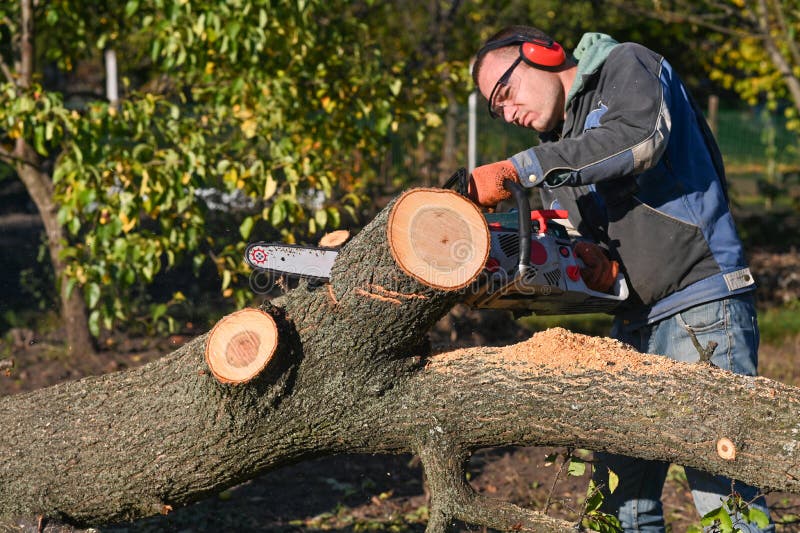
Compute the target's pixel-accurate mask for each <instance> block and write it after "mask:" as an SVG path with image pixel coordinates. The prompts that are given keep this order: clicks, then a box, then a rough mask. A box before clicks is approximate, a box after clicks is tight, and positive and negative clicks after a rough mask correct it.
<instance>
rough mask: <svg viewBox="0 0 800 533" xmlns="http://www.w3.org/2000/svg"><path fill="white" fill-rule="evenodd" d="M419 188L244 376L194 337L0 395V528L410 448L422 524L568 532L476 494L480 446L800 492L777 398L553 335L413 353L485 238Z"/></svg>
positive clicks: (465, 285) (393, 208) (280, 307)
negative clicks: (474, 469) (103, 368)
mask: <svg viewBox="0 0 800 533" xmlns="http://www.w3.org/2000/svg"><path fill="white" fill-rule="evenodd" d="M418 191H419V190H415V191H411V192H410V193H407V194H405V195H403V196H401V197H400V198H399V199H396V200H395V201H393V202H392V203H391V204H390V205H389V206H388V207H387V208H386V209H384V210H383V211H382V212H381V213H380V214H379V215H378V217H377V218H376V219H375V220H374V221H373V222H372V223H370V224H369V225H368V226H367V227H366V228H365V229H364V230H362V231H361V232H360V233H359V234H358V235H356V236H355V237H354V238H353V239H352V240H351V241H350V242H348V243H347V244H346V245H345V246H344V248H342V250H341V252H340V254H339V257H338V258H337V260H336V263H335V264H334V267H333V271H332V274H331V280H330V283H326V284H324V285H319V286H307V285H301V286H300V287H299V288H297V289H295V290H293V291H291V292H289V293H288V294H286V295H285V296H284V297H282V298H280V299H279V300H278V301H275V302H274V303H275V304H276V305H270V304H265V305H264V306H263V307H262V311H264V312H265V313H267V314H269V315H270V317H271V318H272V320H269V321H268V322H269V323H270V324H273V323H274V331H275V334H274V335H270V337H269V338H274V339H277V341H275V342H277V344H276V346H275V348H276V349H275V351H274V353H273V354H272V355H271V356H270V358H269V360H268V362H267V365H266V368H265V369H264V371H263V372H261V373H260V374H258V375H257V376H255V377H254V378H253V379H250V380H249V381H247V382H246V383H243V384H239V385H231V384H225V383H221V382H219V381H218V380H217V379H215V378H214V377H213V375H212V374H211V372H210V371H209V368H208V366H207V365H206V362H205V359H204V352H205V348H206V343H207V340H208V336H203V337H200V338H197V339H195V340H194V341H192V342H190V343H188V344H187V345H185V346H183V347H182V348H180V349H179V350H177V351H175V352H173V353H171V354H169V355H167V356H165V357H164V358H162V359H160V360H158V361H155V362H153V363H151V364H149V365H147V366H144V367H141V368H137V369H133V370H129V371H125V372H120V373H116V374H110V375H104V376H98V377H90V378H86V379H83V380H81V381H76V382H72V383H65V384H62V385H57V386H54V387H51V388H48V389H43V390H40V391H36V392H33V393H28V394H22V395H17V396H11V397H6V398H2V399H0V420H2V421H3V426H4V430H3V431H2V432H0V450H3V452H4V453H3V455H2V460H0V529H2V526H3V525H8V526H13V524H15V523H18V522H16V521H15V517H19V516H24V517H27V518H28V519H30V517H31V516H35V515H44V516H48V517H56V518H60V519H61V520H64V521H67V522H70V523H75V524H80V525H84V526H86V525H101V524H105V523H109V522H114V521H121V520H132V519H136V518H140V517H145V516H149V515H153V514H156V513H160V512H167V511H169V510H170V509H171V508H173V507H175V506H178V505H184V504H188V503H191V502H194V501H197V500H200V499H203V498H206V497H208V496H210V495H212V494H215V493H218V492H220V491H222V490H223V489H225V488H227V487H231V486H233V485H236V484H238V483H241V482H243V481H245V480H248V479H251V478H253V477H255V476H257V475H260V474H262V473H264V472H266V471H268V470H271V469H274V468H277V467H280V466H284V465H287V464H291V463H296V462H299V461H303V460H305V459H311V458H315V457H319V456H322V455H328V454H336V453H345V452H352V453H409V452H410V453H414V454H417V455H418V456H419V457H420V458H421V460H422V464H423V467H424V469H425V474H426V477H427V480H428V483H429V486H430V490H431V519H430V523H429V527H428V529H429V531H444V530H445V529H446V528H447V525H448V524H450V523H451V522H452V521H453V520H462V521H465V522H467V523H471V524H477V525H482V526H486V527H490V528H495V529H504V530H531V531H565V530H567V529H568V528H570V527H571V526H572V525H571V524H568V523H566V522H564V521H562V520H557V519H554V518H551V517H548V516H546V515H543V514H541V513H538V512H535V511H531V510H528V509H523V508H520V507H517V506H514V505H511V504H508V503H505V502H501V501H498V500H493V499H489V498H485V497H483V496H481V495H479V494H476V493H475V492H474V491H473V489H472V488H471V486H470V485H469V483H468V482H467V480H466V478H465V469H464V464H465V462H466V461H467V459H468V457H469V455H470V453H471V452H472V451H474V450H476V449H479V448H484V447H491V446H508V445H537V446H573V447H579V448H587V449H592V450H605V451H611V452H617V453H624V454H627V455H632V456H637V457H643V458H647V459H660V460H665V461H671V462H675V463H678V464H683V465H688V466H694V467H698V468H701V469H705V470H708V471H710V472H714V473H719V474H725V475H728V476H731V477H734V478H737V479H740V480H742V481H745V482H748V483H751V484H753V485H757V486H760V487H763V488H768V489H777V490H782V491H789V492H800V458H798V454H799V453H800V447H798V446H797V433H798V420H800V390H798V389H796V388H794V387H789V386H785V385H782V384H780V383H776V382H773V381H770V380H767V379H764V378H752V377H745V376H739V375H734V374H731V373H728V372H725V371H722V370H719V369H717V368H714V367H712V366H709V365H706V364H687V363H678V362H674V361H671V360H668V359H666V358H663V357H656V356H648V355H642V354H638V353H635V352H633V351H631V350H630V349H629V348H627V347H625V346H624V345H622V344H621V343H618V342H616V341H612V340H609V339H597V338H592V337H585V336H581V335H575V334H571V333H569V332H567V331H564V330H549V331H547V332H542V333H538V334H536V335H534V336H533V337H532V338H531V339H530V340H528V341H526V342H523V343H520V344H518V345H514V346H509V347H505V348H473V349H465V350H458V351H454V352H446V353H439V354H430V353H429V349H428V343H427V341H426V338H425V333H426V331H427V330H428V329H429V328H430V327H431V326H432V325H433V324H434V323H435V322H436V321H437V320H438V319H439V318H440V317H442V316H443V315H444V314H445V313H446V312H447V311H448V310H449V309H450V308H451V307H452V305H454V304H455V303H457V302H460V301H464V300H465V299H466V297H467V296H468V294H467V293H468V292H469V291H468V289H469V280H470V273H471V270H473V269H474V265H478V266H479V268H480V265H481V261H482V259H483V256H482V254H483V253H484V252H485V247H486V246H487V242H486V239H488V230H487V228H486V226H485V222H483V223H482V224H481V222H480V221H479V220H478V218H477V217H480V220H481V221H482V218H483V217H482V216H480V213H478V212H477V210H476V209H475V208H474V206H472V204H470V203H469V202H467V201H466V200H464V199H463V198H461V197H460V196H458V195H456V194H455V193H451V192H449V191H442V190H439V189H430V190H425V191H424V194H418ZM459 202H463V205H462V207H463V209H461V208H459V206H458V205H459V204H458V203H459ZM401 208H402V210H403V212H400V211H401ZM465 228H468V230H465ZM423 229H427V230H428V233H421V230H423ZM420 235H426V236H427V237H428V238H427V239H419V238H418V237H419V236H420ZM426 265H427V266H426ZM459 269H461V273H459V274H457V275H455V276H454V275H453V272H454V271H458V270H459ZM230 320H231V319H230V318H225V319H223V320H222V321H221V323H226V322H228V321H230ZM271 327H272V326H271ZM226 329H227V328H226ZM228 331H229V333H228V334H229V335H230V330H228ZM234 333H235V332H234ZM233 337H235V335H233V336H231V338H233ZM249 344H256V343H251V342H250V341H248V343H239V344H237V346H238V347H240V348H241V347H242V346H246V345H249ZM222 350H223V354H224V352H225V350H226V348H224V347H223V348H222ZM238 355H240V354H238V352H237V357H238Z"/></svg>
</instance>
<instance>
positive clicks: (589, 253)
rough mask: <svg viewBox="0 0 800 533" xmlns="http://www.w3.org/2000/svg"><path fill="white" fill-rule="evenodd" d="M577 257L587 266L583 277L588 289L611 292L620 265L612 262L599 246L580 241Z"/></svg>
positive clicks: (582, 273) (576, 246)
mask: <svg viewBox="0 0 800 533" xmlns="http://www.w3.org/2000/svg"><path fill="white" fill-rule="evenodd" d="M575 255H576V256H578V258H579V259H580V260H581V261H583V264H584V265H586V266H585V267H584V268H582V269H581V277H582V278H583V282H584V283H585V284H586V286H587V287H589V288H590V289H592V290H593V291H597V292H609V291H610V290H611V287H612V286H613V285H614V280H616V279H617V274H619V263H617V262H616V261H611V260H610V259H609V258H608V257H607V256H606V254H605V252H604V251H603V249H602V248H600V247H599V246H598V245H596V244H593V243H590V242H585V241H580V242H578V244H576V245H575Z"/></svg>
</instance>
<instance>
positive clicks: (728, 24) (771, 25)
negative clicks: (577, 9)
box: [614, 0, 800, 131]
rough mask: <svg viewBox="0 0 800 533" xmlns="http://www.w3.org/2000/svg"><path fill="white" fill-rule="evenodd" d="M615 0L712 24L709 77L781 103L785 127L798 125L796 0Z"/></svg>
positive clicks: (662, 15)
mask: <svg viewBox="0 0 800 533" xmlns="http://www.w3.org/2000/svg"><path fill="white" fill-rule="evenodd" d="M614 1H615V3H616V4H618V5H621V6H623V7H625V8H626V9H628V10H632V11H633V12H635V13H639V14H642V15H645V16H649V17H654V18H658V19H660V20H666V21H668V22H673V23H678V24H682V25H691V26H699V27H703V28H706V29H707V30H710V34H709V36H710V43H711V44H713V46H712V47H710V52H711V53H709V54H707V55H706V56H705V59H706V68H707V69H708V72H709V75H710V77H711V79H712V80H715V81H717V82H718V83H720V84H721V85H722V86H723V87H725V88H727V89H731V90H734V91H735V92H736V93H737V94H738V95H739V96H740V97H741V98H742V99H743V100H744V101H746V102H747V103H748V104H750V105H757V104H764V105H765V106H766V107H767V108H768V109H770V110H772V111H775V110H779V109H784V110H785V114H786V117H787V119H788V127H789V129H791V130H794V131H800V118H799V117H800V47H798V45H797V32H798V30H800V4H799V3H798V2H797V1H796V0H704V1H700V2H695V1H691V2H690V1H687V0H670V1H667V2H665V1H662V0H614ZM687 23H688V24H687ZM787 104H788V105H787Z"/></svg>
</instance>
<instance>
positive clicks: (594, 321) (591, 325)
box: [519, 314, 613, 337]
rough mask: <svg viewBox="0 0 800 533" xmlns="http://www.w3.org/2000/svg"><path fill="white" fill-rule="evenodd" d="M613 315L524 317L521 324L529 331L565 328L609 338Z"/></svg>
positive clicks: (520, 320)
mask: <svg viewBox="0 0 800 533" xmlns="http://www.w3.org/2000/svg"><path fill="white" fill-rule="evenodd" d="M612 320H613V318H612V317H611V315H605V314H586V315H559V316H538V315H531V316H526V317H522V318H520V319H519V322H520V323H521V324H522V325H523V326H525V327H526V328H528V329H532V330H534V331H542V330H545V329H548V328H556V327H560V328H564V329H568V330H570V331H573V332H575V333H582V334H584V335H594V336H602V337H607V336H608V334H609V333H610V332H611V322H612Z"/></svg>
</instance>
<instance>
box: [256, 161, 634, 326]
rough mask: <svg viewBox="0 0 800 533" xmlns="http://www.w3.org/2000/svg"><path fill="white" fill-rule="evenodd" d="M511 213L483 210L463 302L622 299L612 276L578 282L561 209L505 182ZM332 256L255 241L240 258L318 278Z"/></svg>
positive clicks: (462, 180)
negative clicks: (483, 253) (485, 247)
mask: <svg viewBox="0 0 800 533" xmlns="http://www.w3.org/2000/svg"><path fill="white" fill-rule="evenodd" d="M467 179H468V176H467V172H466V169H463V168H462V169H459V170H458V171H457V172H456V173H455V174H453V175H452V176H451V177H450V178H449V179H448V180H447V181H446V182H445V184H444V188H455V189H456V190H458V192H460V193H461V194H463V195H465V196H466V194H467V183H468V182H467ZM504 186H505V187H506V189H507V190H509V191H510V192H511V195H512V197H513V199H514V201H515V203H516V210H512V211H508V212H503V213H484V217H485V218H486V223H487V225H488V227H489V233H490V237H491V244H490V251H489V258H488V260H487V262H486V265H485V267H484V269H483V271H482V272H481V274H480V275H479V276H478V278H477V279H476V280H475V281H474V282H473V283H472V285H471V286H470V287H469V291H468V298H467V300H466V303H468V304H469V305H471V306H472V307H476V308H481V309H506V310H510V311H514V312H515V314H519V313H525V312H528V313H534V314H538V315H565V314H580V313H604V312H610V311H611V310H613V309H614V308H615V307H617V306H618V305H619V304H620V303H621V302H623V301H624V300H625V299H626V298H627V297H628V285H627V283H626V281H625V278H624V276H623V275H622V273H620V274H619V275H618V276H617V279H616V280H615V281H614V285H613V286H612V288H611V290H610V292H609V293H604V292H598V291H595V290H592V289H590V288H589V287H587V286H586V284H585V283H584V282H583V279H582V277H581V268H582V267H583V266H584V265H583V263H582V262H581V260H580V259H579V258H578V257H576V255H575V252H574V246H575V244H576V243H577V242H578V241H579V240H585V239H582V238H581V237H580V236H578V237H575V236H572V235H570V233H569V232H568V231H567V228H566V227H565V226H564V225H563V224H560V223H558V222H556V220H558V219H567V218H568V213H567V212H566V211H564V210H553V209H544V210H533V211H532V210H531V208H530V204H529V202H528V197H527V194H526V192H525V190H524V189H523V188H522V186H520V185H519V184H517V183H514V182H512V181H510V180H507V181H506V182H505V184H504ZM337 254H338V251H337V249H335V248H324V247H310V246H298V245H290V244H281V243H268V242H256V243H251V244H249V245H248V246H247V248H246V250H245V262H246V263H247V264H248V265H249V266H250V267H251V268H252V269H254V270H255V271H262V272H266V273H269V274H272V275H278V276H288V277H290V278H291V277H294V278H302V279H306V280H309V281H312V282H326V281H328V279H329V278H330V272H331V269H332V268H333V262H334V261H335V260H336V256H337Z"/></svg>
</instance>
